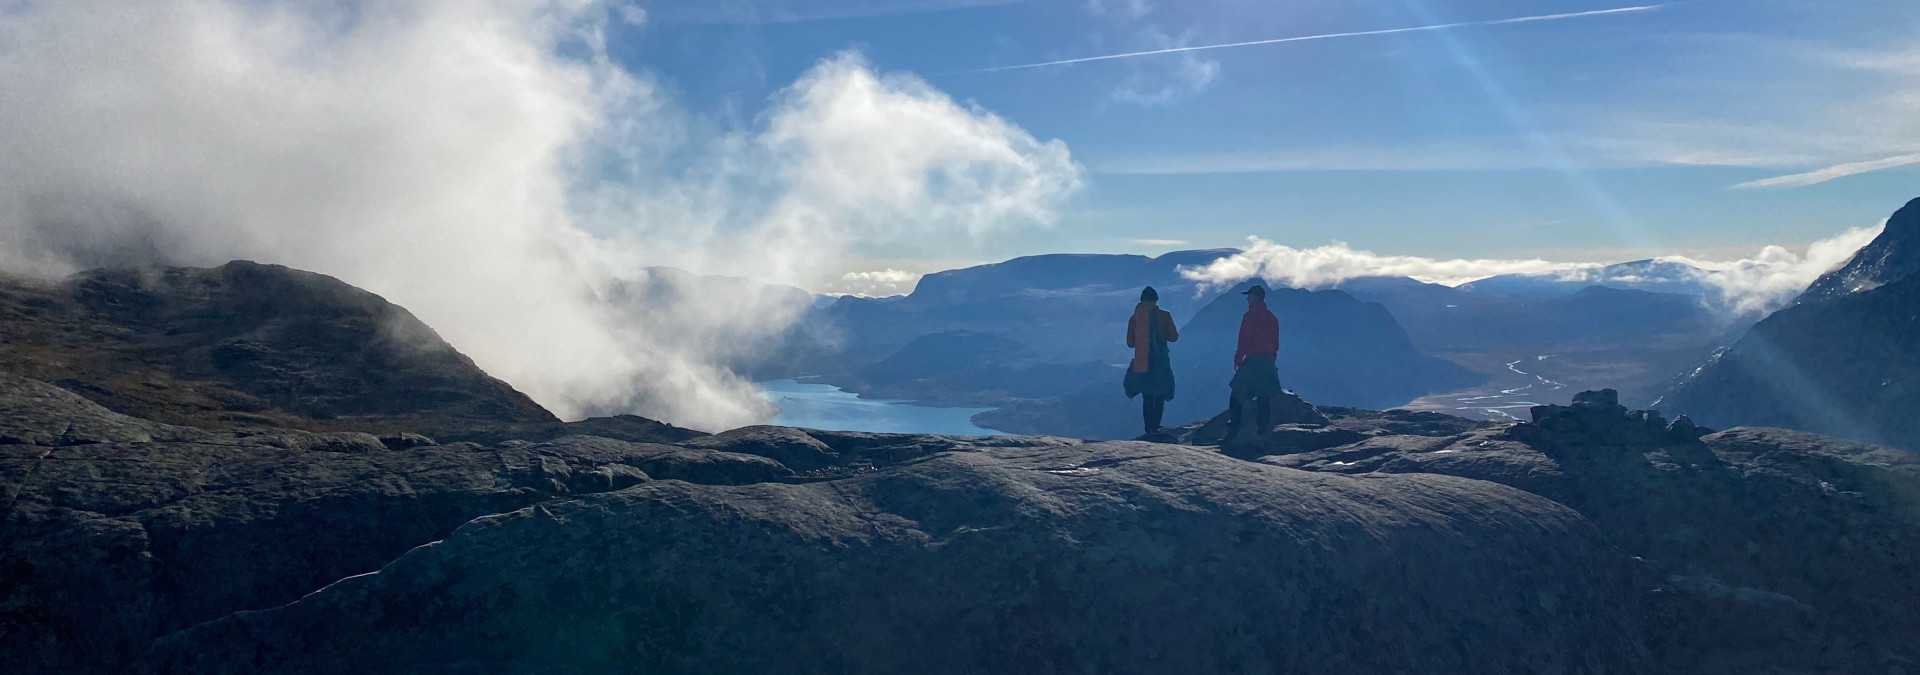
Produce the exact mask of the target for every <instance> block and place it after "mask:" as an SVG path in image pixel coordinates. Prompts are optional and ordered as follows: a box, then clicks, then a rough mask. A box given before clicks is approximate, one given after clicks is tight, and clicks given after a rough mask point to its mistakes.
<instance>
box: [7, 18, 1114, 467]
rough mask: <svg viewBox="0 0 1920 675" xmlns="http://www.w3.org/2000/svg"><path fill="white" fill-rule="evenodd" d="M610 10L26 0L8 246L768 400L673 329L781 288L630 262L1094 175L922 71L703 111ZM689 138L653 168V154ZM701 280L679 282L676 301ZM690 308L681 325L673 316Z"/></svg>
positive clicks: (740, 251) (633, 407)
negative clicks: (617, 301)
mask: <svg viewBox="0 0 1920 675" xmlns="http://www.w3.org/2000/svg"><path fill="white" fill-rule="evenodd" d="M623 7H624V6H623V5H617V4H612V3H598V2H582V3H560V4H555V3H544V2H515V1H508V0H489V1H486V2H455V1H451V0H412V1H407V2H396V3H375V4H369V5H362V6H357V7H355V8H353V9H352V10H351V11H349V10H348V9H344V8H329V7H325V6H319V5H308V4H298V5H260V4H257V3H250V2H242V1H239V0H233V1H228V0H173V1H169V2H158V3H142V4H139V5H134V6H124V5H121V4H119V3H112V2H103V1H92V0H86V1H82V2H59V3H51V2H49V3H37V2H36V3H26V4H23V5H19V6H18V7H16V8H10V9H9V10H8V11H7V12H6V13H4V14H0V45H4V46H5V48H3V49H0V80H3V81H6V82H7V83H8V86H7V87H5V88H4V89H0V117H4V118H5V119H7V120H8V124H6V125H4V127H0V158H4V159H0V244H4V246H0V268H4V269H6V270H8V271H11V272H14V273H26V274H31V275H36V276H58V275H62V274H65V273H68V272H71V271H73V270H76V269H80V268H86V267H93V266H101V265H107V266H122V265H141V264H184V265H198V266H212V265H217V264H219V263H222V262H225V261H226V260H229V259H252V260H257V261H260V262H270V263H278V264H285V265H290V266H293V267H297V268H301V269H308V270H313V271H317V272H321V273H324V274H329V275H333V276H336V277H339V278H341V279H343V280H345V281H347V282H349V283H352V284H355V285H358V286H361V287H363V288H367V289H369V290H372V291H374V292H376V293H379V294H381V295H383V296H385V297H387V298H389V299H391V300H393V301H394V302H396V303H399V304H400V305H402V306H405V307H407V308H409V309H411V310H412V311H414V312H415V313H417V314H418V315H419V316H420V317H421V318H422V319H423V320H425V321H426V322H427V323H428V324H430V325H432V326H433V327H434V328H435V329H436V330H438V331H440V332H441V333H442V334H443V335H444V336H445V337H446V338H447V339H448V340H449V341H450V342H451V343H453V344H454V345H455V346H456V347H458V348H459V349H461V350H462V351H464V352H465V353H467V354H469V355H471V356H472V357H473V358H474V359H475V360H476V361H477V362H478V363H479V364H480V365H481V366H482V367H484V368H485V369H486V370H487V371H488V372H491V373H494V374H496V375H498V376H499V377H501V378H503V379H505V380H507V381H509V382H511V383H512V384H514V385H515V386H516V387H519V388H520V389H522V390H523V391H526V392H527V393H528V394H530V395H531V396H533V398H534V399H536V400H537V401H539V402H540V403H541V404H543V405H545V406H546V407H548V408H550V409H552V410H554V411H555V412H556V413H558V414H559V415H561V416H562V417H565V418H578V417H582V416H586V415H598V414H611V413H624V412H637V413H641V414H645V415H648V416H653V417H659V418H664V419H673V420H676V421H680V422H682V423H684V424H687V425H690V426H695V427H700V428H713V429H717V428H726V427H731V426H737V425H739V424H744V423H749V422H752V421H755V420H757V419H761V418H764V417H765V416H766V415H767V414H769V412H770V410H769V407H768V405H767V404H766V403H765V402H763V401H761V400H760V399H759V397H758V396H757V395H756V394H755V391H754V388H753V386H752V385H751V384H750V383H748V382H746V381H744V380H742V379H741V378H739V377H737V376H735V375H734V374H732V373H731V372H728V371H727V370H726V369H724V368H720V367H716V366H715V365H714V364H715V363H716V362H717V361H718V360H720V357H722V356H724V355H725V352H726V351H727V350H728V349H730V348H731V347H729V346H728V345H726V344H716V343H714V342H713V341H712V340H699V339H685V338H684V337H682V336H686V335H697V336H709V337H710V336H713V335H732V336H739V337H741V338H743V340H742V342H743V343H748V344H750V343H751V342H752V339H753V338H755V337H756V336H765V335H771V334H775V333H778V332H779V331H781V330H784V329H785V328H787V326H788V325H789V324H790V323H791V322H792V321H793V319H794V318H795V316H796V315H797V313H798V311H799V309H798V308H793V307H790V306H787V305H785V304H779V303H772V304H768V303H763V302H761V300H762V298H758V297H754V296H738V295H735V296H710V295H706V294H703V293H702V292H701V291H700V290H699V289H687V292H681V293H671V294H666V296H668V297H675V298H679V299H680V301H679V302H676V303H675V304H673V305H671V306H666V307H653V308H649V309H648V312H647V316H648V318H649V319H650V320H648V321H635V320H632V317H630V316H629V315H628V314H626V313H623V312H621V311H619V310H617V308H612V307H609V299H608V293H609V292H610V288H611V287H612V286H613V285H614V284H616V282H617V281H619V280H623V279H624V280H627V281H628V282H629V283H646V282H648V281H649V280H650V279H652V277H651V276H650V275H648V274H647V273H646V272H645V271H644V268H645V267H648V266H652V265H673V266H678V267H683V268H686V269H689V270H692V271H695V272H702V273H737V274H751V275H752V276H754V277H756V278H759V279H762V280H766V281H771V282H783V283H806V282H811V281H813V276H814V275H817V274H821V273H822V270H828V269H831V263H832V261H833V260H835V259H836V258H838V257H839V256H840V255H842V253H843V251H844V249H845V248H846V247H847V246H848V245H849V244H850V243H851V242H853V241H855V240H860V241H870V240H883V239H887V238H891V237H915V236H927V235H931V234H935V233H954V234H955V235H956V236H981V235H985V234H987V233H990V232H994V231H996V230H998V229H1000V228H1005V227H1020V226H1027V225H1034V224H1045V223H1047V222H1050V221H1051V220H1052V218H1053V217H1054V216H1053V213H1054V208H1055V206H1056V205H1057V204H1058V203H1059V202H1060V200H1061V199H1063V198H1064V197H1065V196H1067V195H1069V194H1071V193H1073V192H1074V191H1075V190H1076V189H1077V188H1078V186H1079V184H1080V181H1081V176H1080V169H1079V167H1078V165H1076V164H1075V163H1074V161H1073V160H1072V158H1071V157H1070V156H1069V154H1068V151H1067V149H1066V147H1065V145H1064V144H1062V143H1060V142H1059V141H1041V140H1039V139H1036V138H1034V137H1033V136H1031V135H1029V134H1027V133H1026V132H1024V131H1022V130H1021V129H1019V128H1018V127H1016V126H1014V125H1012V124H1010V123H1008V122H1006V121H1004V120H1002V119H1000V118H998V117H996V116H994V115H993V114H991V113H989V112H986V111H984V110H982V109H980V108H978V107H976V106H971V105H966V104H962V103H958V102H955V101H953V100H952V99H950V98H948V97H947V96H946V95H945V94H943V93H941V92H939V91H937V90H935V89H933V88H932V87H930V86H928V85H927V84H926V83H924V82H922V81H920V80H919V79H918V78H916V77H913V76H911V75H895V74H882V73H878V72H875V71H874V69H873V68H872V67H871V66H870V65H869V64H868V63H867V62H866V61H865V60H864V59H863V58H861V57H860V56H859V55H857V54H853V53H843V54H839V55H835V56H831V57H828V58H826V59H823V60H821V61H820V62H818V63H817V64H815V65H814V66H813V67H812V68H810V69H809V70H807V71H806V72H805V73H804V74H802V75H801V76H800V77H799V78H798V79H797V80H796V81H795V82H794V83H793V84H791V85H790V86H788V87H786V88H785V89H784V90H783V91H782V92H781V93H780V95H779V96H777V97H775V98H774V99H773V100H772V101H770V102H769V103H768V108H767V109H766V110H765V111H764V112H763V113H761V114H760V115H758V116H756V117H755V118H754V119H753V120H752V121H751V122H750V123H749V124H748V125H746V126H743V127H739V128H732V129H723V130H721V131H719V132H718V133H700V132H697V131H695V129H697V128H700V127H701V126H702V125H701V124H699V123H697V120H695V119H693V118H692V117H690V113H687V112H684V111H682V110H679V109H678V108H676V106H675V104H674V102H673V100H672V99H671V97H670V96H669V95H668V94H667V93H666V92H665V91H664V90H663V88H662V87H660V86H659V85H658V84H657V83H656V81H655V80H654V79H653V77H652V76H651V75H650V74H649V73H646V72H639V71H632V70H628V69H625V68H623V67H621V66H619V65H617V64H615V63H614V62H613V61H612V60H611V59H609V58H608V57H607V54H606V32H607V31H608V30H609V28H610V27H611V26H614V25H616V23H617V22H621V21H636V20H644V18H643V17H642V16H641V15H640V14H637V13H634V12H625V11H618V10H621V9H622V8H623ZM675 154H677V155H681V156H688V155H690V156H693V157H695V158H696V160H695V161H694V162H692V163H691V164H690V165H688V166H684V167H679V168H674V169H668V168H666V166H665V162H664V159H665V158H666V157H667V156H668V155H675ZM689 293H691V295H689ZM674 326H678V328H670V327H674Z"/></svg>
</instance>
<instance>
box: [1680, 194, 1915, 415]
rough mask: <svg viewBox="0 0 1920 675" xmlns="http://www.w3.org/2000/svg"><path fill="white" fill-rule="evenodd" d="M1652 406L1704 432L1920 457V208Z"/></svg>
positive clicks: (1905, 211)
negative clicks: (1822, 438)
mask: <svg viewBox="0 0 1920 675" xmlns="http://www.w3.org/2000/svg"><path fill="white" fill-rule="evenodd" d="M1658 405H1659V407H1660V409H1662V410H1666V411H1670V412H1674V413H1680V414H1685V415H1688V416H1690V417H1693V418H1694V419H1698V420H1700V421H1701V422H1702V423H1703V424H1707V425H1709V426H1733V425H1748V426H1775V427H1786V428H1790V429H1800V430H1805V431H1813V432H1818V433H1822V434H1830V435H1834V436H1840V437H1843V438H1854V439H1860V440H1865V441H1870V442H1878V443H1887V444H1890V445H1894V446H1897V447H1901V448H1905V449H1908V450H1914V451H1920V414H1916V413H1917V412H1920V200H1914V201H1913V202H1910V203H1908V204H1907V206H1906V207H1905V208H1902V209H1900V211H1899V212H1898V213H1895V214H1894V216H1893V218H1892V219H1890V220H1888V222H1887V228H1886V231H1885V232H1883V233H1882V234H1881V235H1880V236H1879V237H1878V238H1876V239H1875V240H1874V241H1873V243H1871V244H1868V245H1867V246H1866V247H1865V248H1863V249H1861V250H1860V252H1859V253H1858V254H1856V255H1855V256H1854V258H1853V260H1852V261H1850V262H1849V263H1848V264H1847V265H1846V266H1844V267H1842V268H1840V269H1838V270H1834V271H1832V272H1829V273H1827V274H1826V275H1824V276H1822V277H1820V279H1819V280H1818V281H1816V282H1814V284H1813V286H1812V287H1811V288H1809V289H1808V290H1807V292H1806V293H1805V294H1804V295H1802V296H1801V298H1800V299H1799V300H1798V301H1796V302H1795V303H1794V304H1793V305H1792V306H1790V307H1788V308H1786V309H1783V310H1781V311H1779V312H1776V313H1774V314H1773V315H1772V316H1769V317H1767V318H1766V319H1765V320H1762V321H1761V322H1760V323H1759V324H1757V325H1755V326H1754V327H1753V328H1752V329H1751V330H1749V331H1748V332H1747V334H1746V335H1745V336H1744V337H1742V338H1741V339H1740V340H1739V341H1737V342H1735V343H1734V345H1733V346H1732V347H1730V348H1728V349H1726V350H1724V351H1722V352H1721V353H1720V354H1717V355H1716V356H1714V358H1713V359H1712V360H1710V361H1708V362H1707V363H1705V364H1703V365H1701V366H1699V367H1698V368H1697V369H1695V370H1694V371H1693V372H1691V373H1688V374H1687V375H1685V376H1683V377H1682V378H1681V380H1680V382H1679V383H1678V384H1677V385H1676V386H1675V387H1674V388H1673V389H1672V390H1671V391H1670V392H1668V393H1667V395H1666V396H1664V397H1663V398H1662V399H1661V401H1660V402H1659V404H1658Z"/></svg>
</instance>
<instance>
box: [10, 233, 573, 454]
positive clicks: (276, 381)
mask: <svg viewBox="0 0 1920 675" xmlns="http://www.w3.org/2000/svg"><path fill="white" fill-rule="evenodd" d="M0 336H4V337H3V338H0V339H4V345H0V369H5V370H7V371H10V372H13V373H16V374H20V375H24V376H28V377H33V378H36V379H40V380H45V381H49V382H57V383H60V384H61V385H62V386H64V387H67V388H68V389H71V390H73V391H75V392H77V393H79V394H80V395H82V396H86V397H87V398H89V399H92V400H94V401H96V402H98V403H100V404H102V405H105V406H107V407H108V408H111V409H114V410H118V411H121V412H126V413H129V414H135V415H139V416H142V417H146V418H149V419H156V420H161V421H167V422H172V423H178V424H192V425H199V426H248V425H263V424H264V425H273V426H292V427H298V428H316V429H324V428H356V429H360V428H364V429H374V430H378V429H384V428H395V429H397V428H410V429H423V428H436V429H437V428H441V427H447V426H453V425H457V424H467V423H484V424H550V423H551V424H557V423H558V422H559V420H557V419H554V417H553V415H552V414H550V413H548V412H547V411H546V410H545V409H543V408H541V407H540V406H539V405H537V404H535V403H534V402H533V401H532V400H531V399H528V398H527V397H526V396H525V395H524V394H521V393H520V392H518V391H515V390H514V389H513V387H511V386H509V385H507V384H506V383H505V382H501V381H499V380H497V379H494V378H492V377H490V376H488V375H487V374H486V373H484V372H482V371H481V370H480V369H479V368H478V367H476V366H475V365H474V364H473V361H472V360H471V359H468V358H467V357H466V356H465V355H462V354H461V353H460V352H458V351H456V350H455V349H454V348H453V347H452V346H450V345H448V344H447V343H446V341H444V340H441V339H440V336H439V335H438V334H436V333H435V332H434V331H433V329H431V328H428V327H427V325H426V324H424V323H421V322H420V321H419V320H418V319H416V318H414V316H413V315H412V314H411V313H409V312H407V310H405V309H402V308H400V307H398V306H395V305H393V304H392V303H389V302H387V301H386V300H384V299H381V298H380V297H379V296H377V295H374V294H372V293H368V292H366V291H363V290H360V289H358V288H354V287H352V286H349V285H347V284H345V283H343V282H341V281H339V280H337V279H334V278H332V277H327V276H322V275H319V274H314V273H311V272H302V271H299V270H293V269H288V268H285V267H280V266H278V265H259V264H255V263H251V262H244V261H236V262H232V263H228V264H226V265H223V266H221V267H218V268H213V269H198V268H180V267H170V268H144V269H116V270H93V271H88V272H82V273H80V274H77V275H74V276H73V277H70V278H68V279H66V280H64V281H61V282H58V283H54V284H40V283H35V282H31V281H25V280H10V281H6V282H4V283H3V284H0Z"/></svg>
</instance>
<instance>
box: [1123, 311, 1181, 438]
mask: <svg viewBox="0 0 1920 675" xmlns="http://www.w3.org/2000/svg"><path fill="white" fill-rule="evenodd" d="M1179 339H1180V330H1179V328H1177V327H1175V326H1174V325H1173V315H1172V314H1168V313H1167V310H1164V309H1160V293H1159V291H1155V290H1153V287H1152V286H1148V287H1146V289H1144V290H1142V291H1140V304H1138V305H1134V307H1133V316H1131V317H1129V318H1128V319H1127V346H1128V347H1132V348H1133V362H1132V363H1131V364H1128V368H1127V376H1126V380H1125V385H1126V390H1127V398H1133V397H1135V396H1139V397H1141V399H1140V416H1141V417H1142V418H1143V419H1144V421H1145V422H1146V429H1147V433H1149V434H1151V433H1154V432H1157V431H1159V430H1160V421H1161V417H1162V416H1163V415H1165V414H1166V411H1167V401H1171V400H1173V391H1174V388H1173V363H1172V361H1170V360H1169V359H1168V356H1167V343H1169V342H1177V341H1179Z"/></svg>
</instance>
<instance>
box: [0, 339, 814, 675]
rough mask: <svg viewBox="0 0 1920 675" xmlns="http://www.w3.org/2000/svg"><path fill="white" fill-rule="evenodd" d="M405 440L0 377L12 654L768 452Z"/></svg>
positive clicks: (745, 462)
mask: <svg viewBox="0 0 1920 675" xmlns="http://www.w3.org/2000/svg"><path fill="white" fill-rule="evenodd" d="M404 440H405V441H406V442H405V443H400V445H403V446H405V447H404V448H403V449H394V448H393V447H391V446H390V444H389V443H386V442H383V439H381V438H377V437H374V436H372V435H369V434H364V433H358V432H326V433H309V432H301V431H292V430H285V429H259V428H253V429H235V430H208V429H197V428H191V427H176V426H170V425H165V424H160V423H156V422H151V421H146V420H139V419H134V418H130V417H126V416H124V415H120V414H118V413H114V412H111V411H109V410H106V409H105V408H102V407H100V406H99V405H97V404H94V403H92V402H90V401H87V400H85V399H82V398H81V397H79V396H77V395H74V394H72V393H70V392H67V391H65V390H62V389H60V388H57V387H54V386H51V385H48V384H45V383H42V382H37V381H33V380H28V379H24V378H18V377H13V376H9V375H4V374H0V505H4V507H5V512H4V520H0V575H4V581H5V583H4V584H0V653H6V654H7V655H8V656H9V659H10V661H11V662H12V663H13V665H12V666H11V667H14V668H21V669H22V670H16V671H15V672H23V671H24V672H105V671H112V670H115V669H117V668H118V667H120V666H122V665H124V664H125V663H127V662H128V661H129V660H130V659H131V658H132V657H133V656H134V655H136V654H138V653H139V652H140V650H142V649H144V648H145V647H146V645H147V643H148V642H149V641H150V640H152V639H153V638H154V637H156V636H158V635H161V634H164V633H167V632H172V631H176V630H180V629H183V628H186V627H188V626H191V625H193V624H195V623H198V622H201V621H208V620H212V619H216V618H218V617H220V616H223V615H225V614H228V613H231V612H233V611H236V610H242V609H257V608H265V607H272V606H276V605H279V604H283V603H286V602H290V601H292V600H294V599H297V598H299V597H300V596H301V595H302V594H305V593H307V592H311V591H313V590H315V589H317V588H320V587H322V586H324V585H326V584H328V583H330V582H332V581H334V580H337V579H340V578H342V577H345V576H349V575H353V574H360V573H364V572H369V571H373V570H376V569H379V567H380V566H381V565H384V564H386V563H387V562H390V561H391V560H393V559H394V558H395V557H398V556H399V555H400V554H402V553H405V552H406V551H407V550H408V549H411V548H413V547H415V546H419V545H421V544H425V543H428V542H431V541H434V540H437V539H440V538H441V537H444V536H446V534H447V533H448V532H451V531H453V530H454V528H456V527H458V526H459V525H460V524H462V523H465V522H467V521H468V520H471V519H473V518H475V517H478V516H483V515H487V514H493V513H501V512H505V511H512V510H514V509H517V508H521V507H524V506H526V505H528V504H533V503H537V502H540V501H544V500H548V499H552V498H555V497H561V496H566V495H574V494H580V493H587V492H596V491H606V490H613V489H619V488H624V487H628V486H631V485H634V484H637V483H641V482H645V481H648V480H650V479H651V477H650V476H649V473H648V472H657V473H658V474H659V475H660V477H662V478H674V479H682V480H693V481H705V482H714V483H753V482H759V481H768V480H783V479H786V478H789V477H791V476H793V471H791V470H790V469H788V468H787V467H785V466H784V465H781V464H779V463H778V462H775V461H773V460H769V459H766V458H764V457H758V456H752V455H742V454H735V453H728V452H723V451H715V450H705V449H689V448H680V447H673V446H665V445H655V444H646V443H630V442H626V441H617V440H612V439H602V438H591V437H568V438H563V439H557V440H555V441H553V442H548V443H538V444H536V443H529V442H525V441H512V442H507V443H503V444H501V445H498V446H495V447H482V446H479V445H476V444H472V443H450V444H444V445H441V444H431V443H432V441H431V439H428V438H426V437H424V436H418V435H415V437H414V438H412V439H404Z"/></svg>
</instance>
